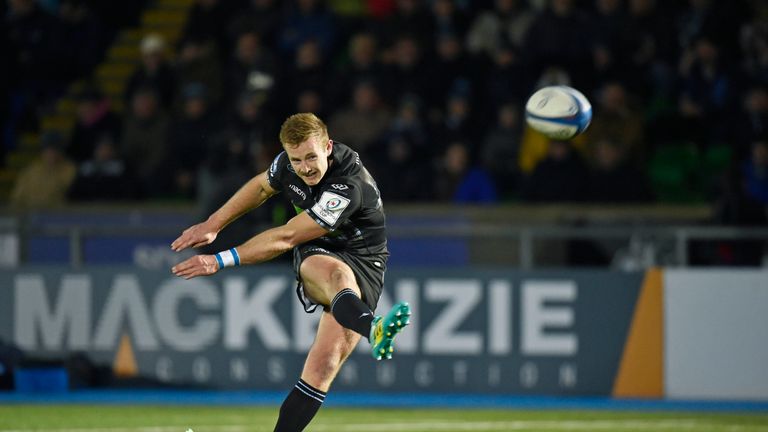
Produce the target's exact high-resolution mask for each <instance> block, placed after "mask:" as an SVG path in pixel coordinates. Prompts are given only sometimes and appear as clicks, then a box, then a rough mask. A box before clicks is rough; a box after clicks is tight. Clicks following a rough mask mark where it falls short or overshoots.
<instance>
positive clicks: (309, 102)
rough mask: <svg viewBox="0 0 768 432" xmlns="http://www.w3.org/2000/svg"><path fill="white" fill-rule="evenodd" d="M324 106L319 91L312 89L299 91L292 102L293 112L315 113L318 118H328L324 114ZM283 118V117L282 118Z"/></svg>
mask: <svg viewBox="0 0 768 432" xmlns="http://www.w3.org/2000/svg"><path fill="white" fill-rule="evenodd" d="M325 107H326V105H325V103H324V102H323V95H321V94H320V91H319V90H317V89H314V88H307V89H303V90H301V91H300V92H299V93H298V94H297V95H296V98H295V99H294V100H293V110H292V111H294V112H311V113H315V114H316V115H317V116H318V117H321V116H320V114H323V116H322V117H326V118H327V117H328V114H326V111H325V110H326V108H325ZM283 117H284V116H283Z"/></svg>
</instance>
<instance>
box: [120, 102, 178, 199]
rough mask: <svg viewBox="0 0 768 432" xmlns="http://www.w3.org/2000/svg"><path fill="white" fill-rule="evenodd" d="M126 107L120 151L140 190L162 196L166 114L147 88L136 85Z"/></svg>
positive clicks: (165, 148)
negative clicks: (127, 107)
mask: <svg viewBox="0 0 768 432" xmlns="http://www.w3.org/2000/svg"><path fill="white" fill-rule="evenodd" d="M129 108H130V109H129V112H128V114H127V115H126V117H125V120H124V128H123V134H122V137H121V140H120V153H121V154H122V155H124V157H125V161H126V162H127V163H128V166H129V168H130V169H132V170H133V172H134V174H135V175H136V180H137V181H138V183H139V187H140V191H141V193H142V194H143V195H144V196H148V197H158V196H162V195H163V194H165V192H166V190H167V188H168V186H167V183H168V181H167V175H166V174H167V172H166V170H165V169H164V167H163V165H162V164H163V162H164V161H165V159H166V156H167V155H168V117H167V115H166V114H165V112H164V111H163V110H162V109H161V108H160V105H159V102H158V97H157V93H156V92H155V90H154V89H153V88H151V87H140V88H138V89H137V90H136V91H135V92H134V94H133V97H132V98H131V104H130V107H129Z"/></svg>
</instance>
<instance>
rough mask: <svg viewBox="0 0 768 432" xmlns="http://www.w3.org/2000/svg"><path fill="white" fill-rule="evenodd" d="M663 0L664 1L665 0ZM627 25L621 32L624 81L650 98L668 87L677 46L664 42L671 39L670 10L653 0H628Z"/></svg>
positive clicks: (675, 59) (630, 89) (671, 78)
mask: <svg viewBox="0 0 768 432" xmlns="http://www.w3.org/2000/svg"><path fill="white" fill-rule="evenodd" d="M665 3H666V2H665ZM628 5H629V7H628V15H627V25H626V28H625V30H624V31H623V32H622V44H621V45H622V46H623V47H624V49H625V50H626V52H625V53H624V66H623V67H622V71H623V74H624V81H625V82H626V83H628V85H629V86H630V87H629V91H630V92H632V93H633V94H637V95H642V96H644V97H645V98H646V100H645V102H647V101H648V100H650V98H651V96H657V94H659V93H660V94H661V96H668V93H670V92H671V91H672V83H673V81H674V71H675V67H676V66H677V65H676V63H677V57H678V55H679V48H678V46H677V45H676V44H673V43H667V42H668V41H671V40H675V32H674V29H675V25H674V22H673V19H672V18H671V16H673V15H672V14H670V13H667V12H668V11H666V10H662V8H661V7H660V6H659V5H658V4H657V0H629V1H628Z"/></svg>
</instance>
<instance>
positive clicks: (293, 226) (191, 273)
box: [171, 212, 328, 279]
mask: <svg viewBox="0 0 768 432" xmlns="http://www.w3.org/2000/svg"><path fill="white" fill-rule="evenodd" d="M327 233H328V230H327V229H325V228H323V227H322V226H320V225H319V224H318V223H317V222H315V220H314V219H312V217H310V216H309V215H308V214H307V213H306V212H304V213H301V214H299V215H297V216H295V217H294V218H293V219H291V220H289V221H288V223H286V224H285V225H282V226H279V227H275V228H271V229H268V230H266V231H264V232H262V233H260V234H258V235H256V236H254V237H252V238H251V239H250V240H248V241H247V242H245V243H244V244H242V245H241V246H238V247H236V248H234V249H235V250H234V252H232V251H231V250H230V251H226V253H228V254H229V255H228V258H227V260H226V261H221V263H223V264H224V265H225V266H228V265H241V264H257V263H260V262H264V261H268V260H270V259H272V258H274V257H276V256H278V255H280V254H282V253H283V252H286V251H289V250H290V249H291V248H293V247H294V246H297V245H300V244H302V243H304V242H307V241H309V240H312V239H315V238H318V237H320V236H323V235H325V234H327ZM222 254H223V253H222ZM219 255H221V254H219ZM234 257H236V258H234ZM230 259H231V261H230ZM219 260H221V257H218V258H217V257H216V255H195V256H193V257H192V258H189V259H188V260H186V261H184V262H181V263H179V264H177V265H175V266H174V267H173V268H172V269H171V271H172V272H173V274H175V275H176V276H179V277H183V278H184V279H191V278H193V277H197V276H208V275H212V274H214V273H216V272H217V271H219V270H221V267H222V265H221V263H220V261H219Z"/></svg>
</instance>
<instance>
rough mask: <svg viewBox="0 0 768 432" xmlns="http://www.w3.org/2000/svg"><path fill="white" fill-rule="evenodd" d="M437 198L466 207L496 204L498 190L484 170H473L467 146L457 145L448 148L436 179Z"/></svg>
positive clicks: (437, 171)
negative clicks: (469, 205)
mask: <svg viewBox="0 0 768 432" xmlns="http://www.w3.org/2000/svg"><path fill="white" fill-rule="evenodd" d="M435 198H437V199H438V200H441V201H451V202H455V203H462V204H470V203H472V204H491V203H494V202H496V186H495V185H494V184H493V180H491V177H490V175H488V173H487V172H486V171H485V170H484V169H482V168H481V167H477V166H473V164H472V162H471V159H470V153H469V149H468V147H467V145H466V144H464V143H463V142H460V141H455V142H452V143H450V144H448V146H447V147H446V148H445V153H444V154H443V155H442V158H441V159H439V163H438V166H437V169H436V175H435Z"/></svg>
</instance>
